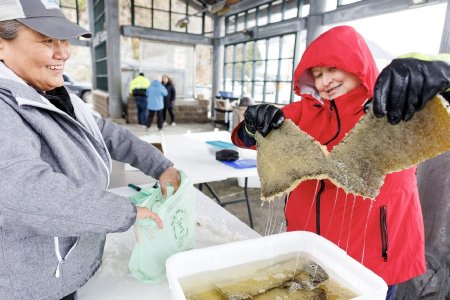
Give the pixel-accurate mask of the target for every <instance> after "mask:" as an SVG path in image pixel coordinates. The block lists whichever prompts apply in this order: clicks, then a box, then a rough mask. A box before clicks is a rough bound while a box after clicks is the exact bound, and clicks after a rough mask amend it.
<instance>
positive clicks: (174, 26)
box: [170, 13, 186, 32]
mask: <svg viewBox="0 0 450 300" xmlns="http://www.w3.org/2000/svg"><path fill="white" fill-rule="evenodd" d="M184 17H185V15H181V14H176V13H172V14H171V15H170V18H171V23H170V29H171V30H172V31H179V32H186V28H185V27H180V26H177V22H178V21H179V20H181V19H183V18H184Z"/></svg>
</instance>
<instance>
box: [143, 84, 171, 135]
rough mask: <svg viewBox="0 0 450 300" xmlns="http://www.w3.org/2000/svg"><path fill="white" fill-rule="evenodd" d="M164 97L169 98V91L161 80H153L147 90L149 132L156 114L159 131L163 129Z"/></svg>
mask: <svg viewBox="0 0 450 300" xmlns="http://www.w3.org/2000/svg"><path fill="white" fill-rule="evenodd" d="M164 96H167V90H166V88H165V87H164V86H163V85H162V83H161V82H159V80H152V82H151V83H150V86H149V88H148V89H147V99H148V104H147V109H148V122H147V130H148V129H149V128H150V126H151V125H152V122H153V116H154V115H155V114H156V123H157V126H158V129H159V130H162V128H163V108H164Z"/></svg>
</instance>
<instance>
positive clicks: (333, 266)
mask: <svg viewBox="0 0 450 300" xmlns="http://www.w3.org/2000/svg"><path fill="white" fill-rule="evenodd" d="M296 251H301V252H306V253H308V254H309V255H311V256H312V258H313V259H316V260H317V262H318V263H320V264H321V266H322V267H323V268H324V269H325V270H326V271H327V272H328V274H329V275H330V278H332V279H333V280H336V281H338V282H339V283H341V284H342V285H343V286H345V287H348V288H350V289H351V290H352V291H354V292H356V293H357V294H358V295H360V296H358V297H356V298H354V299H358V300H359V299H380V300H381V299H385V298H386V292H387V285H386V283H385V282H384V280H383V279H381V277H379V276H378V275H376V274H375V273H373V272H372V271H371V270H369V269H367V268H366V267H364V266H363V265H362V264H360V263H359V262H357V261H356V260H354V259H353V258H352V257H350V256H348V255H347V254H346V253H345V252H344V251H343V250H342V249H340V248H339V247H338V246H336V245H334V244H333V243H331V242H330V241H328V240H326V239H325V238H323V237H321V236H318V235H316V234H314V233H310V232H301V231H294V232H285V233H280V234H275V235H270V236H266V237H262V238H256V239H252V240H245V241H239V242H233V243H228V244H223V245H218V246H213V247H207V248H201V249H195V250H191V251H187V252H181V253H177V254H175V255H173V256H171V257H169V259H168V260H167V263H166V269H167V279H168V281H169V287H170V290H171V294H172V299H175V300H185V299H186V298H185V296H184V293H183V290H182V288H181V286H180V283H179V279H180V278H183V277H186V276H189V275H193V274H198V273H203V272H206V271H211V270H220V269H225V268H229V267H232V266H238V265H242V264H246V263H250V262H254V261H259V260H266V259H271V258H274V257H277V256H280V255H283V254H288V253H292V252H296Z"/></svg>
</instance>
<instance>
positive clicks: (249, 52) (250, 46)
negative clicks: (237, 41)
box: [244, 42, 255, 61]
mask: <svg viewBox="0 0 450 300" xmlns="http://www.w3.org/2000/svg"><path fill="white" fill-rule="evenodd" d="M254 48H255V42H248V43H247V44H245V58H244V60H246V61H249V60H253V50H254Z"/></svg>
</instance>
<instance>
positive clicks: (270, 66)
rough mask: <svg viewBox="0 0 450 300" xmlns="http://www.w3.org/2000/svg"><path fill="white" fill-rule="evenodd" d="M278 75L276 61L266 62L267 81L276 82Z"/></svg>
mask: <svg viewBox="0 0 450 300" xmlns="http://www.w3.org/2000/svg"><path fill="white" fill-rule="evenodd" d="M277 74H278V59H276V60H268V61H267V73H266V79H267V80H276V79H277Z"/></svg>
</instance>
